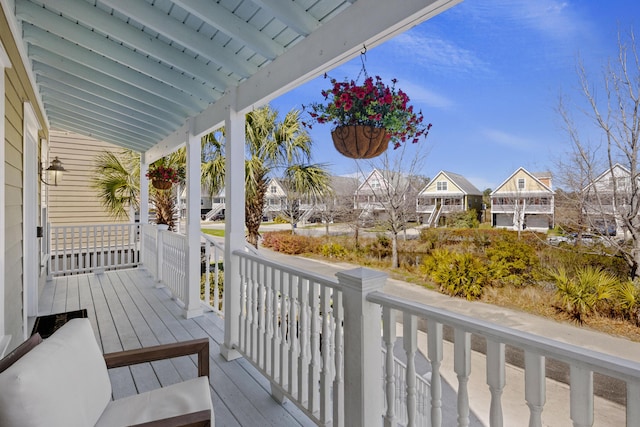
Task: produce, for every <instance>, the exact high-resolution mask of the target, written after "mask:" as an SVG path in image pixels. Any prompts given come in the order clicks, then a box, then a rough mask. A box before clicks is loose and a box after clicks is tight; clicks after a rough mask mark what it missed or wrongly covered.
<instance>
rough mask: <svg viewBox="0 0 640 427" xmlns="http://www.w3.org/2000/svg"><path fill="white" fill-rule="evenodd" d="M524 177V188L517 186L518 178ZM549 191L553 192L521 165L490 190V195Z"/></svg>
mask: <svg viewBox="0 0 640 427" xmlns="http://www.w3.org/2000/svg"><path fill="white" fill-rule="evenodd" d="M519 179H525V188H524V189H519V188H518V180H519ZM541 192H542V193H549V194H554V192H553V190H551V188H550V187H549V186H547V185H545V184H544V183H543V182H542V181H541V180H540V179H538V178H537V177H536V176H535V175H534V174H532V173H531V172H529V171H527V170H526V169H525V168H523V167H519V168H518V169H516V171H515V172H513V173H512V174H511V175H510V176H509V178H507V179H506V180H504V181H503V182H502V184H500V185H499V186H498V187H497V188H496V189H495V190H494V191H492V192H491V196H494V195H497V194H520V193H522V194H526V193H541Z"/></svg>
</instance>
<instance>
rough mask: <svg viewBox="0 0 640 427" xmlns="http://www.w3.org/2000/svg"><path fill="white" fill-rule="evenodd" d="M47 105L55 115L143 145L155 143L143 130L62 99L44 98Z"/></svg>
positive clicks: (49, 110)
mask: <svg viewBox="0 0 640 427" xmlns="http://www.w3.org/2000/svg"><path fill="white" fill-rule="evenodd" d="M43 101H44V104H45V107H46V108H47V109H48V112H49V113H51V114H53V115H55V114H58V115H63V114H64V115H66V116H67V117H70V118H75V120H79V121H82V122H85V123H89V124H91V125H92V126H96V127H100V128H102V129H105V130H108V131H109V132H111V133H113V134H118V135H120V136H122V137H126V138H127V139H128V140H130V141H131V142H138V143H139V144H141V145H146V144H150V143H153V141H155V139H154V138H153V137H150V136H147V135H145V134H143V133H141V132H137V131H133V130H130V129H127V128H124V127H122V126H121V124H118V123H117V122H116V121H115V120H111V119H108V118H106V117H100V116H99V115H97V114H94V113H92V112H90V111H84V110H83V109H81V108H78V107H77V106H74V105H69V104H66V103H65V102H62V101H60V100H51V99H48V100H45V99H43Z"/></svg>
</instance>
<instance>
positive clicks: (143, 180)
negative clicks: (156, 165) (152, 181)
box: [140, 152, 149, 224]
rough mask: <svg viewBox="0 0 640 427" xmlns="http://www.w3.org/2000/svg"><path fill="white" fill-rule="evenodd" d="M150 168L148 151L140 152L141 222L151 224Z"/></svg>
mask: <svg viewBox="0 0 640 427" xmlns="http://www.w3.org/2000/svg"><path fill="white" fill-rule="evenodd" d="M147 169H149V162H148V161H147V153H146V152H145V153H140V224H149V178H147V177H146V176H145V175H146V173H147Z"/></svg>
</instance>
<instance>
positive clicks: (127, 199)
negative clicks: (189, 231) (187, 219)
mask: <svg viewBox="0 0 640 427" xmlns="http://www.w3.org/2000/svg"><path fill="white" fill-rule="evenodd" d="M184 158H185V155H184V149H181V150H178V151H176V152H174V153H172V154H171V155H169V156H168V157H163V158H161V159H159V160H157V161H156V162H154V163H153V165H154V166H156V167H157V166H160V165H163V166H170V167H173V168H175V169H178V173H179V174H180V176H182V177H183V176H184V168H185V166H184V165H185V159H184ZM92 184H93V187H94V188H95V189H96V190H97V191H98V197H99V198H100V200H101V201H102V204H103V206H105V207H106V209H107V210H108V211H109V212H110V213H111V214H112V215H113V216H114V217H115V218H116V219H120V218H131V216H132V215H131V212H130V211H131V210H140V155H139V154H138V153H136V152H134V151H131V150H124V151H122V152H120V153H118V154H114V153H111V152H107V151H105V152H103V153H101V154H100V155H99V156H98V157H97V158H96V160H95V164H94V179H93V183H92ZM175 193H177V191H176V190H175V189H172V190H167V191H160V190H157V189H155V188H153V187H152V188H151V195H150V197H151V201H152V202H153V204H154V205H155V207H156V215H157V216H156V222H157V223H159V224H160V223H161V224H169V228H170V229H173V226H174V224H173V217H174V214H175V197H176V196H177V195H176V194H175Z"/></svg>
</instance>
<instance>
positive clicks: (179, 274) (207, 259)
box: [141, 224, 224, 314]
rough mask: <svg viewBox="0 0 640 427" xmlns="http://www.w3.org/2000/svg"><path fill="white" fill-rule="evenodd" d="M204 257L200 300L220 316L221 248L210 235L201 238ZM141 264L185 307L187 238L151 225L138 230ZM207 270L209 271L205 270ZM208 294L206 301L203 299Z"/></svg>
mask: <svg viewBox="0 0 640 427" xmlns="http://www.w3.org/2000/svg"><path fill="white" fill-rule="evenodd" d="M202 237H203V239H202V241H203V244H202V247H203V256H202V259H201V265H202V266H203V268H204V270H202V271H201V273H202V276H203V281H204V283H203V284H202V285H201V292H200V301H201V303H202V304H203V305H205V306H206V307H207V308H208V309H210V310H212V311H216V312H218V313H220V314H222V303H221V301H222V283H221V282H220V275H219V274H218V272H219V271H222V265H223V258H224V249H223V247H222V245H220V244H219V243H217V242H216V241H215V240H213V239H212V238H211V237H210V236H207V235H205V234H203V235H202ZM141 246H142V251H141V252H142V255H141V264H142V265H143V266H144V267H145V268H146V269H147V271H148V272H149V274H151V275H152V276H153V278H154V279H155V280H156V281H157V282H158V283H159V284H161V285H163V286H166V288H167V289H168V290H169V291H170V292H171V295H172V296H173V297H174V298H176V299H177V300H178V301H179V302H180V303H181V304H183V305H184V303H185V299H186V295H187V285H188V284H187V275H186V265H187V263H186V254H187V238H186V236H185V235H183V234H179V233H173V232H171V231H165V230H158V227H156V226H153V225H149V224H147V225H143V226H142V227H141ZM207 267H208V268H207ZM206 295H209V298H207V297H206Z"/></svg>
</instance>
